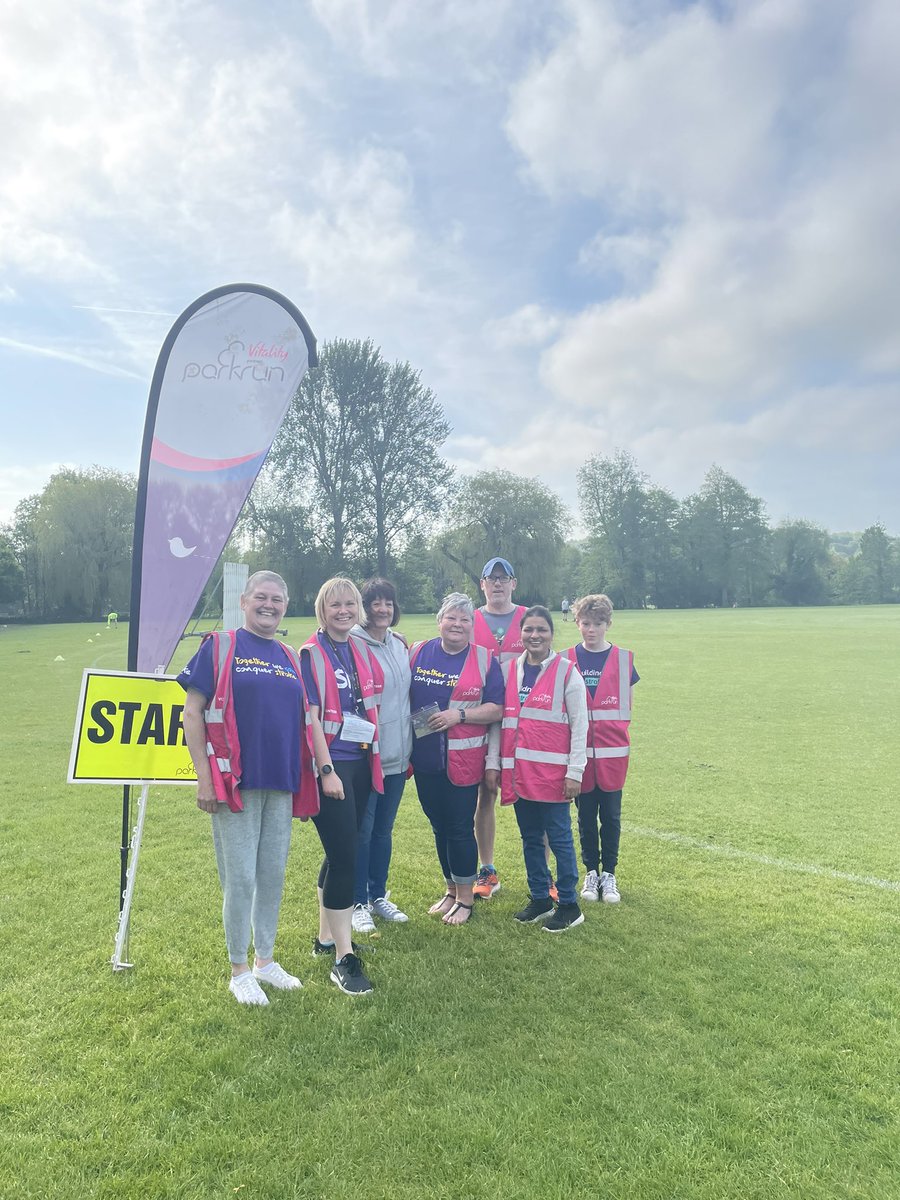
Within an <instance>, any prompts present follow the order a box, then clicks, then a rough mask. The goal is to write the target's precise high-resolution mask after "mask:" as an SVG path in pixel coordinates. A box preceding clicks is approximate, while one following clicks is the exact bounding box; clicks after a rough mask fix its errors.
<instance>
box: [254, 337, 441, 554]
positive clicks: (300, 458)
mask: <svg viewBox="0 0 900 1200" xmlns="http://www.w3.org/2000/svg"><path fill="white" fill-rule="evenodd" d="M449 432H450V426H449V425H448V424H447V422H446V420H445V419H444V416H443V413H442V411H441V408H440V405H439V404H438V402H437V400H436V399H435V396H434V393H433V392H432V391H431V390H430V389H429V388H427V387H425V386H424V384H423V383H422V381H421V378H420V376H419V373H418V372H417V371H415V370H414V369H413V368H412V367H411V366H410V365H409V363H405V362H404V363H394V364H392V365H389V364H388V363H386V362H385V361H384V359H383V358H382V357H381V352H380V350H378V349H377V347H376V346H375V345H374V344H373V343H372V342H371V341H365V342H361V341H348V340H336V341H333V342H326V343H325V345H324V346H323V347H322V350H321V353H320V355H319V366H318V367H317V368H315V369H314V370H312V371H309V372H307V374H306V375H305V376H304V379H303V381H302V383H301V384H300V387H299V389H298V391H297V394H296V396H295V397H294V400H293V402H292V404H291V407H290V410H289V412H288V414H287V416H286V418H285V421H284V424H283V425H282V428H281V431H280V433H279V435H278V438H277V440H276V442H275V445H274V446H273V448H272V453H271V455H270V462H271V468H272V474H273V477H274V479H275V480H276V481H277V483H278V485H279V488H280V494H281V499H282V501H283V502H286V503H287V504H288V505H290V506H291V507H293V508H294V510H295V511H296V510H297V508H298V506H301V507H302V508H303V509H304V511H305V514H306V524H307V525H308V526H309V528H310V530H311V532H312V534H313V536H314V538H315V540H316V543H317V545H318V547H319V548H320V549H321V550H322V551H323V552H324V555H325V556H326V559H327V560H328V562H329V565H330V567H331V568H334V569H338V568H345V569H349V567H350V564H351V562H352V561H353V560H354V559H356V560H357V561H358V562H360V563H361V564H367V565H368V567H369V568H370V569H374V570H377V571H378V572H379V573H382V574H384V573H386V572H387V571H388V568H389V561H390V560H391V559H392V558H393V557H395V556H396V555H397V554H398V553H399V551H400V550H401V548H402V546H403V543H404V541H405V539H406V538H407V537H409V536H410V535H411V534H414V533H417V532H418V533H422V532H424V531H425V529H426V528H427V527H428V525H429V524H430V522H431V521H432V519H433V518H434V516H435V515H436V514H437V513H438V512H440V510H441V508H442V507H443V505H444V502H445V497H446V492H447V487H448V485H449V482H450V479H451V478H452V468H451V467H450V466H449V465H448V464H447V463H446V462H444V460H443V459H442V458H441V457H440V455H439V449H440V447H441V445H442V444H443V443H444V441H445V440H446V438H447V436H448V434H449Z"/></svg>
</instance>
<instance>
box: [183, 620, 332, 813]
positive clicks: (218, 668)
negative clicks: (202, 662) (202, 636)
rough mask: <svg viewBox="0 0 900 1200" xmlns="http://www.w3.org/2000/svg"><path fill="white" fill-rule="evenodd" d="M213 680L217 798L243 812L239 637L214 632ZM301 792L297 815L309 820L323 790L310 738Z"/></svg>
mask: <svg viewBox="0 0 900 1200" xmlns="http://www.w3.org/2000/svg"><path fill="white" fill-rule="evenodd" d="M209 636H210V637H212V639H213V681H214V684H215V692H214V693H213V697H212V699H211V700H210V702H209V706H208V707H207V709H206V713H205V719H206V752H207V755H208V756H209V769H210V773H211V774H212V782H213V788H214V789H215V793H216V799H217V800H218V801H219V802H220V803H224V804H227V805H228V807H229V808H230V809H231V811H232V812H241V811H242V810H243V807H244V805H243V802H242V801H241V793H240V782H241V743H240V739H239V737H238V728H237V721H236V720H235V718H234V705H233V704H232V702H231V668H232V666H233V665H234V647H235V642H236V641H237V635H236V633H235V632H234V631H233V630H232V631H231V632H229V633H213V634H210V635H209ZM278 644H279V645H280V646H281V648H282V650H284V652H285V654H286V655H287V657H288V659H289V661H290V664H291V666H292V667H293V668H294V670H295V671H296V672H297V678H298V679H300V659H299V658H298V656H297V652H296V651H295V650H294V649H293V648H292V647H290V646H287V645H285V643H284V642H279V643H278ZM299 751H300V790H299V791H297V792H295V793H294V816H295V817H300V818H301V819H302V820H304V821H305V820H306V819H307V818H308V817H314V816H315V815H316V813H317V812H318V811H319V790H318V788H317V787H316V779H315V774H314V772H313V764H312V755H311V754H310V750H309V747H308V745H307V742H306V738H305V737H303V735H302V733H301V736H300V747H299Z"/></svg>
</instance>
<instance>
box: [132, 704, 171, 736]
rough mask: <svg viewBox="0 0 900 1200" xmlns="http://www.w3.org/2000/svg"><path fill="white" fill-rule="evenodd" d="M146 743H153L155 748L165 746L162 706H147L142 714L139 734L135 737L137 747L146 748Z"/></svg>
mask: <svg viewBox="0 0 900 1200" xmlns="http://www.w3.org/2000/svg"><path fill="white" fill-rule="evenodd" d="M148 742H155V743H156V745H157V746H164V745H165V744H166V735H165V730H164V726H163V706H162V705H161V704H148V705H147V711H146V713H145V714H144V720H143V723H142V725H141V732H140V733H139V734H138V737H137V744H138V745H139V746H146V745H147V743H148Z"/></svg>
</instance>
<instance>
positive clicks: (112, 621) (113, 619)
mask: <svg viewBox="0 0 900 1200" xmlns="http://www.w3.org/2000/svg"><path fill="white" fill-rule="evenodd" d="M118 625H119V614H118V613H117V612H111V613H107V615H106V628H107V629H116V628H118Z"/></svg>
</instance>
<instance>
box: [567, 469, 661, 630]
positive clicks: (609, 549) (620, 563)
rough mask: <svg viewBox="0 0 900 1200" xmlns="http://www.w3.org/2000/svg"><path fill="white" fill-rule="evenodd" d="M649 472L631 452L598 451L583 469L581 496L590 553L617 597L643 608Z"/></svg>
mask: <svg viewBox="0 0 900 1200" xmlns="http://www.w3.org/2000/svg"><path fill="white" fill-rule="evenodd" d="M647 483H648V481H647V477H646V476H645V475H644V474H643V473H642V472H640V471H639V470H638V468H637V464H636V463H635V461H634V459H633V458H632V456H631V455H630V454H626V453H625V451H624V450H617V451H616V453H615V454H614V455H612V456H609V457H608V456H605V455H601V454H595V455H593V456H592V457H591V458H589V459H588V460H587V462H586V463H585V464H584V466H583V467H582V468H581V469H580V470H579V472H578V499H579V501H580V503H581V516H582V520H583V521H584V524H585V526H586V528H587V529H588V536H589V542H590V543H591V545H590V547H589V557H590V559H591V560H592V561H593V563H595V564H596V566H597V568H598V573H599V575H600V577H601V578H602V579H603V580H604V582H603V588H604V590H605V591H606V592H607V593H608V595H609V596H610V597H611V598H612V600H613V602H614V603H616V604H619V605H621V606H623V607H625V608H641V607H643V605H644V601H645V598H646V592H647V586H646V573H645V562H646V559H645V553H644V549H645V548H644V545H643V540H644V539H643V524H644V518H645V510H646V493H645V489H646V487H647Z"/></svg>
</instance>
